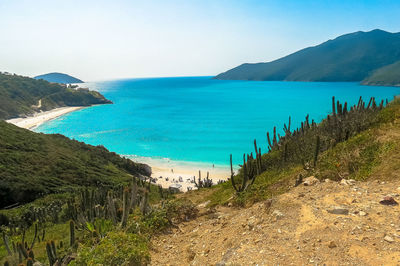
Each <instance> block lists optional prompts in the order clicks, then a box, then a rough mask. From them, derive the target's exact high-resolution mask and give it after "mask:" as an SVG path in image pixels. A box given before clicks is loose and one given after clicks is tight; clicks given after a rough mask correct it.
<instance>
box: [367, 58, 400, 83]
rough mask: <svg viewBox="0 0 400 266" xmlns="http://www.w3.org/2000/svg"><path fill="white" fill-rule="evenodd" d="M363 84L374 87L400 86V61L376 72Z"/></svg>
mask: <svg viewBox="0 0 400 266" xmlns="http://www.w3.org/2000/svg"><path fill="white" fill-rule="evenodd" d="M361 84H363V85H374V86H400V61H397V62H396V63H394V64H391V65H388V66H384V67H382V68H379V69H378V70H376V71H375V72H374V73H373V74H372V75H371V76H369V77H367V78H366V79H364V80H363V81H362V82H361Z"/></svg>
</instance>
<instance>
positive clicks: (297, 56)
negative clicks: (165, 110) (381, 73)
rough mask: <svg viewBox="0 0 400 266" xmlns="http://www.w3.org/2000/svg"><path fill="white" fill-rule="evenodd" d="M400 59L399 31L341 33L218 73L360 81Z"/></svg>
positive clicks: (237, 77)
mask: <svg viewBox="0 0 400 266" xmlns="http://www.w3.org/2000/svg"><path fill="white" fill-rule="evenodd" d="M399 60H400V33H389V32H385V31H382V30H373V31H370V32H355V33H351V34H346V35H342V36H340V37H337V38H336V39H334V40H329V41H327V42H324V43H322V44H320V45H317V46H314V47H309V48H306V49H303V50H300V51H298V52H295V53H293V54H291V55H288V56H286V57H283V58H280V59H278V60H275V61H272V62H269V63H257V64H243V65H240V66H238V67H236V68H233V69H231V70H228V71H227V72H225V73H222V74H219V75H218V76H216V77H215V78H216V79H225V80H231V79H232V80H285V81H361V80H363V79H365V78H366V77H368V76H369V75H370V74H371V73H372V72H373V71H374V70H376V69H378V68H381V67H383V66H385V65H389V64H392V63H394V62H396V61H399Z"/></svg>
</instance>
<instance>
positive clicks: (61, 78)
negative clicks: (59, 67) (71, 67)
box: [34, 72, 83, 84]
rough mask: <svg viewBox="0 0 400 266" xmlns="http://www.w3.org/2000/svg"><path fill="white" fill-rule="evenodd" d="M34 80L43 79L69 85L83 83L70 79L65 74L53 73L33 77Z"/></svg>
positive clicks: (70, 77) (73, 78)
mask: <svg viewBox="0 0 400 266" xmlns="http://www.w3.org/2000/svg"><path fill="white" fill-rule="evenodd" d="M34 78H35V79H44V80H46V81H48V82H55V83H62V84H71V83H83V81H82V80H80V79H77V78H75V77H72V76H70V75H67V74H63V73H58V72H53V73H48V74H43V75H39V76H36V77H34Z"/></svg>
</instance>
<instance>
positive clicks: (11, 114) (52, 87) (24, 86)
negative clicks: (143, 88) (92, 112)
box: [0, 73, 111, 119]
mask: <svg viewBox="0 0 400 266" xmlns="http://www.w3.org/2000/svg"><path fill="white" fill-rule="evenodd" d="M39 100H41V104H40V106H39V104H38V103H39ZM105 103H111V102H110V101H109V100H107V99H106V98H104V96H103V95H101V94H100V93H98V92H96V91H89V90H87V89H75V88H71V87H67V86H65V85H61V84H56V83H49V82H48V81H45V80H35V79H32V78H28V77H22V76H18V75H9V74H2V73H0V119H10V118H15V117H18V116H21V115H22V116H24V115H29V114H31V113H34V112H37V111H47V110H50V109H53V108H56V107H62V106H90V105H92V104H105Z"/></svg>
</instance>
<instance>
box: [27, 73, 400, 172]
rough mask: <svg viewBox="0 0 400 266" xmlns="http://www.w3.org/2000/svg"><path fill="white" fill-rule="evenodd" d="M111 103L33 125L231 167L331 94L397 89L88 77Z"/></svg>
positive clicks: (323, 109)
mask: <svg viewBox="0 0 400 266" xmlns="http://www.w3.org/2000/svg"><path fill="white" fill-rule="evenodd" d="M82 86H84V87H85V86H86V87H89V88H90V89H93V90H98V91H100V92H101V93H102V94H103V95H105V96H106V97H107V98H108V99H110V100H112V101H113V102H114V104H112V105H98V106H93V107H90V108H86V109H82V110H79V111H76V112H73V113H69V114H67V115H65V116H63V117H60V118H58V119H55V120H52V121H49V122H47V123H45V124H43V125H41V126H40V127H38V128H36V130H35V131H37V132H44V133H61V134H64V135H66V136H68V137H70V138H73V139H77V140H79V141H84V142H85V143H89V144H92V145H103V146H105V147H106V148H108V149H109V150H111V151H114V152H117V153H119V154H122V155H126V156H130V157H132V158H136V159H137V160H141V159H143V160H145V159H146V158H153V159H155V160H164V161H165V160H168V161H169V160H171V161H177V162H186V163H194V164H196V163H198V164H200V163H203V164H210V165H211V164H215V165H219V166H226V165H228V164H229V155H230V154H232V155H233V158H234V161H235V163H239V162H240V159H241V158H242V156H243V153H245V152H246V153H249V152H252V151H253V150H254V146H253V140H254V139H257V142H258V144H259V146H260V147H261V149H262V150H263V151H264V152H265V151H267V140H266V132H267V131H272V130H273V127H274V126H277V129H278V131H282V127H283V123H286V122H287V120H288V117H289V116H291V118H292V128H293V127H297V126H299V124H300V122H301V121H303V120H304V118H305V116H306V115H307V114H309V115H310V119H315V120H316V121H320V120H321V119H322V118H323V117H325V116H326V115H327V114H328V113H329V112H330V111H331V99H332V96H335V97H336V99H339V100H341V101H347V102H348V103H350V104H355V103H357V101H358V98H359V97H360V96H362V97H363V98H364V99H365V100H367V99H369V97H372V96H374V97H376V98H377V99H378V100H380V99H389V100H391V99H393V96H394V95H397V94H399V92H400V88H396V87H370V86H361V85H359V84H357V83H319V82H258V81H251V82H249V81H221V80H213V79H211V77H179V78H146V79H129V80H115V81H105V82H96V83H86V84H83V85H82Z"/></svg>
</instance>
